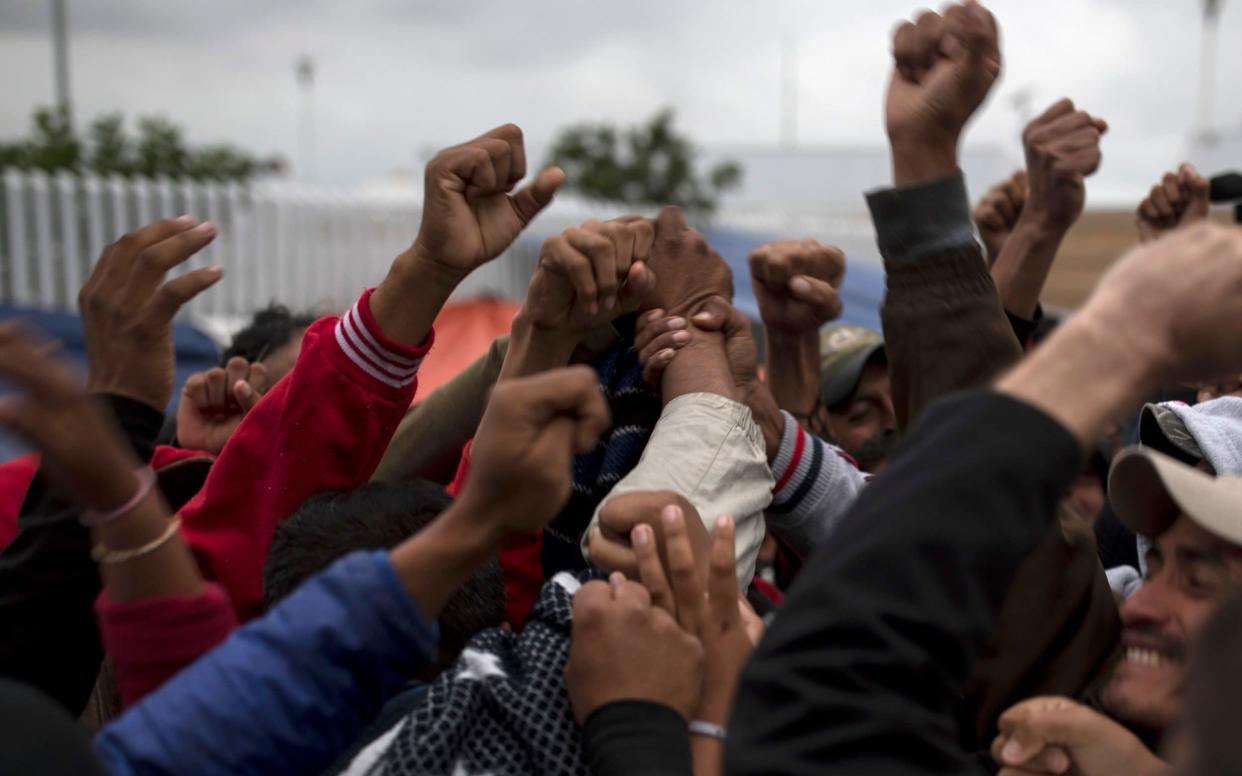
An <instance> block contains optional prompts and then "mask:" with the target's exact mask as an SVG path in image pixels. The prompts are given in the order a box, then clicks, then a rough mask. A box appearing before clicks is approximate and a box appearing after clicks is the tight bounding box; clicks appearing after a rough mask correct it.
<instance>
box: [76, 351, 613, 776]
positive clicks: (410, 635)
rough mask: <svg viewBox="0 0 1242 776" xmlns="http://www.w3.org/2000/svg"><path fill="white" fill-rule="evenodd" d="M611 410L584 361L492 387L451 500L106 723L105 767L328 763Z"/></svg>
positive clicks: (413, 666) (218, 768) (408, 671)
mask: <svg viewBox="0 0 1242 776" xmlns="http://www.w3.org/2000/svg"><path fill="white" fill-rule="evenodd" d="M608 424H609V418H608V409H607V406H606V405H605V402H604V400H603V397H602V396H601V395H600V394H599V391H598V390H597V388H596V377H595V375H594V373H592V372H591V371H590V370H589V369H586V368H577V369H570V370H557V371H553V372H549V373H547V374H544V375H539V376H536V377H532V378H526V379H521V380H514V381H512V382H510V383H506V384H505V385H503V386H500V387H498V388H497V389H496V391H495V392H494V394H493V398H492V401H491V403H490V404H489V406H488V409H487V412H486V414H485V415H484V418H483V421H482V423H481V424H480V427H479V434H478V436H477V437H476V441H475V445H476V454H475V459H474V460H475V466H474V471H473V473H472V476H471V478H470V481H469V483H467V485H466V488H465V490H464V491H463V492H462V494H461V495H460V497H459V498H458V499H457V501H456V502H454V504H453V505H452V506H451V507H450V508H449V509H448V510H446V511H445V512H444V513H443V514H442V515H440V516H439V517H438V518H436V520H435V521H434V522H433V523H432V524H431V525H429V526H428V527H427V528H425V529H423V530H422V531H420V532H419V533H417V534H416V535H415V536H413V537H412V538H410V539H408V540H406V541H405V542H404V543H402V544H401V545H399V546H398V547H397V548H395V549H393V550H392V551H391V552H384V551H376V552H358V553H353V554H351V555H348V556H346V557H345V558H343V559H341V560H339V561H337V562H336V563H335V564H334V565H333V566H331V567H330V568H329V569H328V570H326V571H324V572H322V573H320V574H318V575H316V576H315V577H313V578H312V579H311V580H309V581H308V582H307V583H306V584H305V585H303V586H302V587H301V588H299V589H298V590H297V591H295V592H294V593H292V594H291V595H290V596H288V597H287V598H285V599H283V600H282V601H281V602H280V603H279V604H277V605H276V606H275V607H274V608H273V609H272V610H271V611H270V612H268V613H267V614H266V615H265V616H263V617H262V618H260V619H257V620H256V621H254V622H252V623H250V624H248V625H247V626H245V627H243V628H242V629H241V630H239V631H237V632H236V633H235V634H233V636H231V637H230V638H229V640H228V641H226V642H225V643H224V644H223V645H221V646H220V647H219V648H218V649H216V650H214V651H212V652H211V653H209V654H207V655H206V656H204V657H203V658H202V659H201V660H200V661H198V662H197V663H195V664H194V665H192V666H191V667H189V668H188V669H186V670H185V671H183V672H181V673H180V674H178V675H177V676H176V677H175V678H174V679H173V680H172V681H170V682H169V683H168V684H166V685H165V686H164V687H162V688H161V689H160V690H159V691H158V692H156V693H153V694H152V695H150V696H148V697H147V698H146V699H144V700H143V701H142V702H141V703H139V704H138V705H136V706H135V707H133V708H132V709H130V710H129V711H128V712H127V713H126V714H125V715H124V716H122V717H121V718H120V719H119V720H117V721H116V722H114V723H113V724H112V725H110V726H108V727H107V728H105V729H104V730H103V731H102V732H101V733H100V735H99V736H98V737H97V738H96V742H95V749H96V752H97V753H98V754H99V755H100V756H101V758H102V759H103V760H104V762H105V763H106V764H107V765H108V766H109V768H110V772H146V771H159V772H178V773H186V772H213V773H233V772H237V771H241V770H246V771H257V772H272V773H275V772H296V773H317V772H320V771H322V770H323V768H325V767H326V766H327V765H328V764H329V763H331V762H332V760H333V758H335V757H336V756H337V755H338V754H339V753H340V751H341V750H343V749H344V748H345V747H346V746H347V745H348V744H349V743H350V742H351V741H353V739H354V738H355V737H356V736H357V734H358V733H359V732H360V731H361V729H362V727H363V726H364V725H365V724H366V723H368V722H370V721H371V719H372V718H373V717H374V715H375V714H376V713H377V712H378V711H379V709H380V706H381V704H382V703H383V702H384V701H385V700H387V699H388V697H390V696H391V695H392V694H394V693H396V692H397V691H399V690H400V689H401V688H402V687H404V686H405V685H406V683H407V682H408V680H409V677H410V676H413V675H415V674H416V673H417V671H418V670H420V669H421V668H422V667H424V666H425V665H426V664H427V663H428V662H430V661H431V660H432V659H434V654H435V644H436V641H437V638H438V633H437V627H436V625H435V619H436V618H437V617H438V616H439V614H440V612H441V610H442V609H443V607H444V605H445V603H446V602H447V601H448V600H449V598H450V597H451V596H452V595H453V593H454V592H455V591H456V590H457V588H458V587H460V585H461V584H462V582H463V581H464V580H465V579H467V578H468V577H469V576H470V575H471V574H472V573H473V572H474V570H475V569H476V568H477V567H478V565H479V564H480V563H482V562H483V561H484V560H486V559H487V558H489V557H491V556H493V555H494V554H495V553H496V551H497V549H498V547H499V543H500V540H501V539H502V538H503V537H504V536H506V535H507V534H509V533H512V532H514V531H529V530H535V529H538V528H540V527H542V526H543V525H544V524H545V523H546V522H547V521H548V520H549V519H551V518H552V516H554V515H555V514H556V513H557V511H558V510H559V508H560V507H561V506H562V505H563V504H564V503H565V501H566V500H567V499H568V496H569V492H570V461H571V459H572V456H573V454H574V453H575V452H581V451H583V450H587V449H590V448H591V447H593V446H594V444H595V442H596V440H597V439H598V437H599V434H600V432H601V431H602V430H604V429H605V428H606V427H607V426H608ZM221 741H228V746H221V745H220V742H221Z"/></svg>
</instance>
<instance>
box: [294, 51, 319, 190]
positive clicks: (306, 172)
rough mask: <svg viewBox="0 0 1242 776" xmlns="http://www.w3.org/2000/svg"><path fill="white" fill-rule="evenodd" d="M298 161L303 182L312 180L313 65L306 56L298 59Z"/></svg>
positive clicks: (313, 155) (313, 160)
mask: <svg viewBox="0 0 1242 776" xmlns="http://www.w3.org/2000/svg"><path fill="white" fill-rule="evenodd" d="M296 72H297V79H298V102H299V110H298V161H299V162H300V166H301V168H302V169H301V170H300V171H299V176H298V177H300V178H302V179H303V180H313V179H314V177H315V174H316V170H315V100H314V93H315V63H314V61H312V60H311V58H310V57H308V56H303V57H301V58H300V59H298V62H297V65H296Z"/></svg>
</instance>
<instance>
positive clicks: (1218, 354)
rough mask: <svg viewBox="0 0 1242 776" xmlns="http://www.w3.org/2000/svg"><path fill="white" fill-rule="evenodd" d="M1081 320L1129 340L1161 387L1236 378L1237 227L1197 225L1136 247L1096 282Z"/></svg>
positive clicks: (1240, 342)
mask: <svg viewBox="0 0 1242 776" xmlns="http://www.w3.org/2000/svg"><path fill="white" fill-rule="evenodd" d="M1136 306H1137V307H1138V308H1141V309H1142V310H1143V314H1142V315H1141V316H1136V315H1134V310H1135V309H1136ZM1081 315H1082V316H1083V317H1084V319H1085V320H1088V321H1092V322H1096V323H1098V324H1100V325H1101V326H1102V327H1104V328H1108V329H1111V330H1112V331H1113V333H1114V336H1116V335H1120V337H1121V338H1122V341H1128V342H1130V345H1131V347H1132V348H1133V349H1134V352H1135V354H1136V357H1142V358H1145V359H1147V360H1149V361H1151V362H1152V366H1153V367H1154V368H1155V369H1156V371H1157V373H1158V374H1159V377H1160V378H1161V379H1162V381H1163V382H1162V384H1172V383H1176V382H1197V381H1201V380H1211V379H1215V378H1219V377H1220V376H1221V375H1226V374H1234V373H1237V372H1238V371H1239V366H1242V339H1239V338H1238V336H1237V322H1238V321H1239V320H1242V228H1239V227H1237V226H1232V225H1230V226H1223V225H1220V224H1215V223H1212V222H1210V221H1201V222H1199V223H1197V224H1193V225H1191V226H1188V227H1186V228H1185V229H1178V230H1176V231H1173V232H1170V233H1169V234H1167V235H1166V236H1164V237H1161V238H1160V239H1158V240H1155V241H1153V242H1150V243H1146V244H1144V245H1142V246H1140V247H1138V248H1135V249H1134V250H1132V251H1131V252H1130V253H1128V254H1127V255H1126V256H1125V257H1124V258H1122V259H1121V260H1120V261H1118V262H1117V264H1116V265H1115V266H1114V267H1113V268H1112V269H1111V270H1109V272H1108V274H1106V275H1105V276H1104V278H1102V279H1101V280H1100V283H1099V286H1098V287H1097V290H1096V292H1095V293H1094V294H1093V295H1092V297H1091V299H1089V300H1088V302H1087V305H1086V306H1085V307H1084V308H1083V310H1082V313H1081Z"/></svg>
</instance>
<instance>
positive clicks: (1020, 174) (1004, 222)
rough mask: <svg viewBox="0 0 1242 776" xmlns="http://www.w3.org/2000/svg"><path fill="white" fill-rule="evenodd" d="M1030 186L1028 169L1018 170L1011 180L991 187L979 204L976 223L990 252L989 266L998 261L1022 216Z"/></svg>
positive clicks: (976, 211) (984, 245)
mask: <svg viewBox="0 0 1242 776" xmlns="http://www.w3.org/2000/svg"><path fill="white" fill-rule="evenodd" d="M1026 186H1027V181H1026V170H1018V171H1017V172H1015V173H1014V174H1013V175H1011V176H1009V179H1008V180H1006V181H1004V182H1002V183H998V184H996V185H995V186H993V187H992V188H991V189H989V190H988V193H987V194H984V195H983V199H981V200H979V204H977V205H975V212H974V221H975V226H977V227H978V228H979V237H980V238H981V239H982V240H983V247H984V248H986V249H987V252H988V266H991V265H993V264H995V263H996V259H997V257H999V256H1000V252H1001V248H1002V247H1004V245H1005V241H1006V240H1008V239H1009V234H1010V233H1011V232H1013V228H1014V226H1015V225H1016V224H1017V223H1018V216H1020V215H1022V208H1023V206H1024V205H1026Z"/></svg>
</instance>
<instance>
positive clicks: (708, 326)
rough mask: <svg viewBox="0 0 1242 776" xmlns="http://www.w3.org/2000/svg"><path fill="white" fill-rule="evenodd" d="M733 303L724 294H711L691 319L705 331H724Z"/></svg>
mask: <svg viewBox="0 0 1242 776" xmlns="http://www.w3.org/2000/svg"><path fill="white" fill-rule="evenodd" d="M732 310H733V305H731V304H729V302H728V300H726V299H725V298H724V297H722V296H711V297H709V298H708V300H707V301H706V302H704V303H703V307H702V309H700V310H699V311H698V312H697V313H695V314H694V315H693V316H692V317H691V318H690V320H692V321H694V325H695V326H698V327H699V328H700V329H702V330H703V331H722V330H723V329H724V328H725V324H726V323H727V322H728V320H729V315H730V313H731V312H732Z"/></svg>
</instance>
